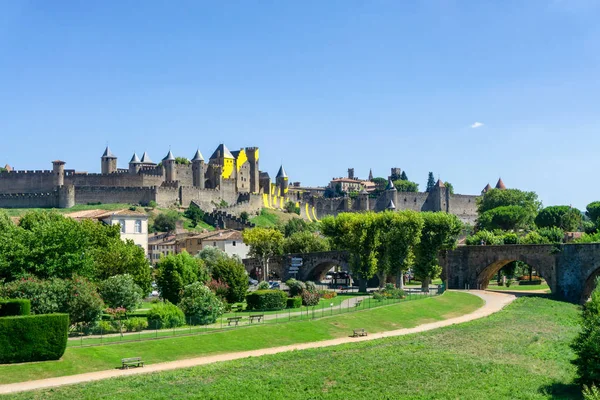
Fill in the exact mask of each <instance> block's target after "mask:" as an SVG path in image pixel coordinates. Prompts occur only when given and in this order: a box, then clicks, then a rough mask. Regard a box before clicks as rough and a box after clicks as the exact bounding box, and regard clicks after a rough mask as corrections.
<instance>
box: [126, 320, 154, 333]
mask: <svg viewBox="0 0 600 400" xmlns="http://www.w3.org/2000/svg"><path fill="white" fill-rule="evenodd" d="M123 326H125V329H127V332H140V331H143V330H144V329H146V328H148V320H147V319H146V318H129V319H126V320H124V321H123Z"/></svg>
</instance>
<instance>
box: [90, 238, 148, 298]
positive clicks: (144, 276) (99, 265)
mask: <svg viewBox="0 0 600 400" xmlns="http://www.w3.org/2000/svg"><path fill="white" fill-rule="evenodd" d="M93 254H94V260H95V263H96V272H95V274H94V278H95V279H96V280H98V281H103V280H106V279H108V278H110V277H111V276H114V275H124V274H128V275H130V276H131V277H132V278H133V281H134V282H135V284H136V285H138V286H139V287H140V289H141V290H142V296H146V295H148V294H149V293H150V292H151V291H152V286H151V284H152V274H151V267H150V265H149V263H148V259H147V258H146V255H145V254H144V250H142V249H141V248H140V247H138V246H136V245H135V243H133V241H131V240H129V239H128V240H127V242H123V241H122V240H114V241H111V242H110V243H107V244H106V246H105V247H103V248H97V249H96V250H95V251H94V253H93Z"/></svg>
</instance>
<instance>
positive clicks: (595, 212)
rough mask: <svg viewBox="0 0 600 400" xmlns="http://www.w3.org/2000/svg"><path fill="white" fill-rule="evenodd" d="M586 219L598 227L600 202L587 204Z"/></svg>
mask: <svg viewBox="0 0 600 400" xmlns="http://www.w3.org/2000/svg"><path fill="white" fill-rule="evenodd" d="M585 209H586V213H585V215H587V217H588V218H589V219H591V220H592V222H593V223H594V224H596V225H598V220H599V219H600V201H594V202H591V203H590V204H588V205H587V206H586V207H585Z"/></svg>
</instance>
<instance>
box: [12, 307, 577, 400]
mask: <svg viewBox="0 0 600 400" xmlns="http://www.w3.org/2000/svg"><path fill="white" fill-rule="evenodd" d="M577 322H578V308H577V307H576V306H574V305H572V304H568V303H562V302H558V301H554V300H549V299H543V298H520V299H518V300H517V301H515V302H514V303H513V304H512V305H510V306H508V307H507V308H506V309H505V310H503V311H501V312H499V313H497V314H494V315H492V316H490V317H487V318H484V319H481V320H476V321H472V322H469V323H465V324H461V325H455V326H451V327H446V328H442V329H438V330H435V331H431V332H427V333H423V334H415V335H409V336H403V337H397V338H389V339H381V340H375V341H372V342H364V343H357V344H348V345H342V346H337V347H333V348H325V349H314V350H306V351H294V352H290V353H281V354H277V355H272V356H264V357H257V358H248V359H243V360H237V361H231V362H225V363H219V364H213V365H206V366H201V367H195V368H189V369H182V370H176V371H169V372H163V373H155V374H151V375H140V376H135V377H127V378H120V379H112V380H106V381H99V382H95V383H88V384H82V385H76V386H67V387H61V388H57V389H53V390H51V391H41V392H36V393H26V394H21V395H18V396H14V398H17V399H25V398H84V399H96V398H128V399H144V400H146V399H159V398H177V399H191V398H213V399H229V398H240V399H241V398H244V399H267V398H268V399H309V398H311V399H317V398H318V399H577V398H580V397H579V389H578V388H577V387H576V386H574V385H573V384H572V382H573V378H574V368H573V366H572V365H571V364H570V360H571V359H572V358H573V353H572V351H571V350H570V348H569V343H570V342H571V340H572V339H573V337H574V336H575V334H576V332H577V330H578V325H577Z"/></svg>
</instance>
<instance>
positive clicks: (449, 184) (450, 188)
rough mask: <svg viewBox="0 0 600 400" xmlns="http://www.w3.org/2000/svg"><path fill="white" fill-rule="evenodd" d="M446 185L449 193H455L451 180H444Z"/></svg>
mask: <svg viewBox="0 0 600 400" xmlns="http://www.w3.org/2000/svg"><path fill="white" fill-rule="evenodd" d="M444 186H446V190H448V193H450V194H454V186H452V184H451V183H450V182H444Z"/></svg>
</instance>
